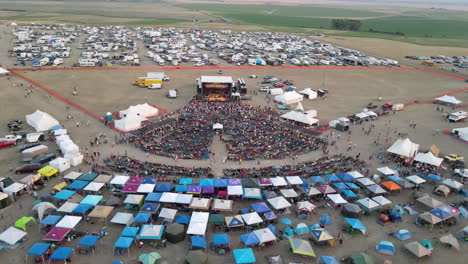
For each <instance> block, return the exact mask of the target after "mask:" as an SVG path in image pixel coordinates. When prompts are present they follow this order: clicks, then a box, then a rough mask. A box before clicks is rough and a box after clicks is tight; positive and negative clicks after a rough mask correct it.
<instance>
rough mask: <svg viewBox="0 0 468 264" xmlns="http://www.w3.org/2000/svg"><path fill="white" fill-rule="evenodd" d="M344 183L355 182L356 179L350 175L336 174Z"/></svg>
mask: <svg viewBox="0 0 468 264" xmlns="http://www.w3.org/2000/svg"><path fill="white" fill-rule="evenodd" d="M336 175H337V176H338V177H340V179H341V180H342V181H353V180H354V177H353V176H351V174H348V173H338V174H336Z"/></svg>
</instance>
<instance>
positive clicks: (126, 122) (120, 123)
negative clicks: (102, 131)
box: [114, 114, 148, 132]
mask: <svg viewBox="0 0 468 264" xmlns="http://www.w3.org/2000/svg"><path fill="white" fill-rule="evenodd" d="M146 120H148V119H146V118H144V117H142V116H139V115H135V114H132V115H127V116H125V117H124V118H122V119H119V120H115V122H114V126H115V128H117V129H118V130H120V131H124V132H128V131H132V130H136V129H139V128H141V122H143V121H146Z"/></svg>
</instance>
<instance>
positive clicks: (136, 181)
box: [127, 177, 144, 185]
mask: <svg viewBox="0 0 468 264" xmlns="http://www.w3.org/2000/svg"><path fill="white" fill-rule="evenodd" d="M143 179H144V178H143V177H130V178H129V179H128V181H127V184H136V185H139V184H141V182H142V181H143Z"/></svg>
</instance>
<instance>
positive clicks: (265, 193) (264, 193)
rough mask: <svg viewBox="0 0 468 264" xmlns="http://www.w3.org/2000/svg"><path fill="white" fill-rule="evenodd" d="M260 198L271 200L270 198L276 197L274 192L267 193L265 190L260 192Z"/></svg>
mask: <svg viewBox="0 0 468 264" xmlns="http://www.w3.org/2000/svg"><path fill="white" fill-rule="evenodd" d="M262 196H263V199H271V198H275V197H278V195H277V194H276V193H275V192H272V191H267V190H264V191H262Z"/></svg>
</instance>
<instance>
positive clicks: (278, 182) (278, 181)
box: [270, 176, 288, 187]
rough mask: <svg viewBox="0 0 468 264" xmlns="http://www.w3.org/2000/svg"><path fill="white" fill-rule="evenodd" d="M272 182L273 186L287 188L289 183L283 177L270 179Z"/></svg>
mask: <svg viewBox="0 0 468 264" xmlns="http://www.w3.org/2000/svg"><path fill="white" fill-rule="evenodd" d="M270 181H271V184H273V186H276V187H278V186H287V185H288V183H287V182H286V180H285V179H284V178H283V177H279V176H278V177H274V178H270Z"/></svg>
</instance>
